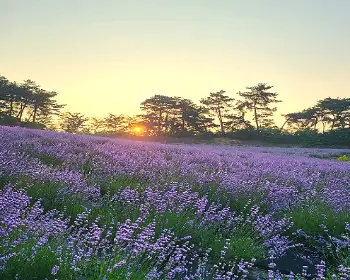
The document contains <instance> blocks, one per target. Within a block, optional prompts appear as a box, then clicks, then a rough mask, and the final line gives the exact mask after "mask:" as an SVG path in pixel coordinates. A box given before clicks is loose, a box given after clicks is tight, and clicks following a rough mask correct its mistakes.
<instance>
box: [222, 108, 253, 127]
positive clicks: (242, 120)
mask: <svg viewBox="0 0 350 280" xmlns="http://www.w3.org/2000/svg"><path fill="white" fill-rule="evenodd" d="M233 109H234V110H233V111H232V113H230V114H227V115H226V118H227V122H226V129H227V130H230V131H232V132H233V131H237V130H252V129H254V126H253V125H252V124H251V123H250V121H249V120H247V119H246V117H245V116H246V113H247V111H246V108H245V104H244V103H243V102H242V101H237V102H236V105H235V107H234V108H233Z"/></svg>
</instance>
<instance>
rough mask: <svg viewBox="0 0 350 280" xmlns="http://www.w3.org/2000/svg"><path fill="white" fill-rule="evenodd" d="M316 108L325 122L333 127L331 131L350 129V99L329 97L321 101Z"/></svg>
mask: <svg viewBox="0 0 350 280" xmlns="http://www.w3.org/2000/svg"><path fill="white" fill-rule="evenodd" d="M316 108H317V109H318V112H319V115H320V116H321V117H322V118H323V120H324V121H325V122H327V123H328V124H329V125H330V126H331V130H333V129H335V128H343V129H344V128H349V127H350V122H349V118H350V98H331V97H327V98H325V99H323V100H319V101H318V102H317V105H316Z"/></svg>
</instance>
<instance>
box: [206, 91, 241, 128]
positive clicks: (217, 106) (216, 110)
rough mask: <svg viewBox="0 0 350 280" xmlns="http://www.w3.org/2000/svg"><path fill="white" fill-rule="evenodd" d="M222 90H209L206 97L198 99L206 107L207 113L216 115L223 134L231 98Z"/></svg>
mask: <svg viewBox="0 0 350 280" xmlns="http://www.w3.org/2000/svg"><path fill="white" fill-rule="evenodd" d="M225 93H226V92H225V91H224V90H220V91H218V92H211V93H210V95H209V96H208V97H206V98H203V99H201V100H200V102H201V104H203V105H204V106H205V107H206V108H207V109H208V112H209V114H210V113H211V114H212V115H214V116H216V117H217V119H218V121H219V125H220V131H221V134H222V135H225V118H226V115H227V113H228V111H229V108H230V106H232V102H233V101H234V99H233V98H231V97H229V96H227V95H225Z"/></svg>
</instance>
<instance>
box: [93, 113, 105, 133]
mask: <svg viewBox="0 0 350 280" xmlns="http://www.w3.org/2000/svg"><path fill="white" fill-rule="evenodd" d="M104 127H105V120H104V119H103V118H96V117H95V118H91V119H90V123H89V129H90V130H91V131H92V133H94V134H96V133H100V132H101V130H103V128H104Z"/></svg>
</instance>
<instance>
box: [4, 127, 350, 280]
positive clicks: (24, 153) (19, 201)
mask: <svg viewBox="0 0 350 280" xmlns="http://www.w3.org/2000/svg"><path fill="white" fill-rule="evenodd" d="M0 135H1V138H0V238H1V241H0V272H1V271H3V272H6V266H7V265H8V264H9V263H10V262H11V260H13V259H16V258H19V257H20V256H24V257H27V256H29V258H31V259H34V258H35V256H36V255H37V253H38V252H39V251H40V250H41V248H46V249H47V250H48V251H50V252H51V254H52V255H53V256H54V258H55V260H54V263H55V265H53V266H52V267H51V269H50V274H51V275H52V276H55V277H59V275H60V273H63V271H67V270H69V271H70V273H72V275H73V274H74V275H76V276H77V278H79V277H83V278H84V277H86V275H88V274H89V273H92V272H91V270H92V268H93V267H95V270H96V271H99V272H98V275H97V274H96V275H97V276H95V278H96V279H132V278H133V277H136V276H137V277H139V279H188V280H189V279H245V278H247V277H258V276H256V274H255V273H256V270H255V259H254V257H253V258H250V259H240V258H234V257H232V259H230V256H232V254H233V256H234V254H235V253H239V252H232V248H235V247H234V246H233V245H232V243H234V242H235V241H237V240H235V238H237V239H239V238H241V239H242V240H246V241H247V240H248V241H249V240H250V238H251V239H253V240H254V242H255V244H258V246H260V247H261V248H262V250H264V252H266V254H267V255H269V256H270V265H269V267H268V268H267V269H266V275H265V276H267V277H268V279H298V278H297V277H299V276H297V275H294V274H293V273H290V274H286V273H282V272H280V271H279V270H278V265H277V264H276V263H275V259H278V258H279V257H281V256H282V255H284V254H285V253H287V252H290V251H293V250H298V248H299V247H303V246H304V245H305V244H300V243H299V242H297V241H296V240H301V239H303V240H307V241H308V242H309V244H312V246H314V247H312V249H315V250H316V251H317V254H318V255H321V254H322V252H324V251H325V250H327V252H329V254H331V255H332V256H335V257H334V258H333V259H337V260H339V263H338V267H337V269H338V273H337V275H336V276H334V277H336V278H334V279H346V278H347V277H348V276H349V275H350V272H349V268H348V267H347V264H346V262H343V263H342V260H348V259H349V252H350V250H349V246H350V243H349V242H350V241H349V240H350V239H349V234H350V233H349V232H350V226H349V224H348V223H347V224H345V230H344V233H343V234H341V235H337V236H333V235H331V234H330V233H329V232H328V229H327V227H325V226H324V225H323V224H322V225H320V226H321V227H322V226H323V229H324V234H322V235H316V236H314V235H312V234H309V233H305V232H303V231H301V230H300V231H297V232H296V233H295V234H293V235H291V234H290V231H291V229H292V227H293V223H292V220H291V219H290V218H289V217H288V214H286V213H291V212H292V211H294V210H295V209H297V208H298V207H301V206H305V205H307V206H308V207H310V211H312V207H313V205H314V204H315V203H316V202H319V203H324V204H326V205H328V206H329V207H330V208H331V209H332V211H335V212H336V213H344V212H349V211H350V188H349V185H350V172H349V171H350V165H349V163H347V162H338V161H332V160H327V159H317V158H312V157H310V156H309V155H310V154H320V155H324V154H327V153H337V152H339V151H334V150H310V149H282V148H257V147H255V148H253V147H227V146H222V147H217V146H210V145H167V144H160V143H145V142H133V141H126V140H118V139H107V138H102V137H93V136H78V135H71V134H67V133H54V132H47V131H39V130H28V129H22V128H11V127H1V126H0ZM120 178H129V179H130V180H132V179H135V178H136V179H135V180H136V181H135V183H133V184H127V185H125V184H124V183H122V180H120V181H118V180H119V179H120ZM138 179H140V180H139V181H137V180H138ZM115 182H117V184H119V185H116V186H114V187H113V188H112V187H111V185H112V184H114V183H115ZM118 182H119V183H118ZM126 182H129V181H126ZM52 183H54V184H55V185H56V186H58V192H57V194H56V196H57V197H55V198H54V199H53V201H54V203H56V202H57V203H58V202H62V201H63V202H64V201H65V199H68V200H69V199H71V201H70V202H73V203H74V199H75V197H76V196H77V195H78V196H79V197H81V198H83V200H84V205H83V207H86V208H85V211H83V212H80V213H78V215H77V216H76V217H68V216H64V215H66V214H63V213H65V212H64V211H62V212H60V211H58V210H55V209H53V210H49V211H45V210H44V208H43V207H42V205H41V202H40V201H35V200H33V199H31V198H30V197H29V196H28V194H27V193H26V191H29V190H30V189H31V188H32V186H33V184H40V185H41V186H43V187H44V188H45V186H46V187H47V188H50V184H52ZM104 188H107V189H108V191H107V194H104V193H103V189H104ZM67 197H68V198H67ZM257 198H258V199H257ZM244 199H246V201H244ZM241 201H243V203H245V206H244V207H243V208H242V207H241V206H240V207H238V204H239V203H240V202H241ZM57 205H59V204H57ZM106 205H117V206H118V207H117V208H115V209H118V211H125V212H123V213H118V212H116V213H115V217H114V218H115V219H112V221H111V222H103V221H105V220H104V218H105V217H104V216H103V214H99V215H97V216H96V215H95V214H94V213H95V212H96V211H97V212H98V211H99V209H100V208H103V207H106ZM236 205H237V207H236ZM111 209H112V208H111ZM113 209H114V208H113ZM130 209H134V210H135V211H134V212H133V214H131V213H130V214H129V213H128V212H127V211H131V210H130ZM237 209H238V210H237ZM135 213H136V215H137V217H135ZM122 214H123V215H122ZM128 214H129V216H128ZM119 216H122V217H126V218H123V219H122V220H121V219H120V218H119ZM169 217H172V218H174V217H175V218H176V219H179V221H178V222H179V224H180V223H182V222H183V221H182V220H181V221H180V219H183V220H184V222H183V225H182V228H181V232H186V229H187V231H189V230H190V229H191V230H192V231H193V228H196V229H197V230H198V231H200V232H202V233H203V234H206V232H209V231H210V232H214V233H215V238H217V239H218V240H219V241H220V242H221V241H223V242H222V244H221V243H220V242H218V244H221V245H222V248H220V249H219V256H216V257H213V251H214V249H215V248H214V249H213V248H206V247H205V244H204V243H203V242H202V241H198V240H194V238H193V236H191V235H189V234H188V235H186V234H183V233H182V234H179V233H178V232H176V230H177V229H176V223H175V224H172V226H171V228H167V225H168V224H167V219H168V218H169ZM296 237H297V238H296ZM298 238H299V239H298ZM197 239H198V238H197ZM201 242H202V243H201ZM53 244H54V245H53ZM57 244H59V245H57ZM221 245H220V246H221ZM202 246H204V247H202ZM247 246H248V245H247ZM216 250H218V249H217V248H216ZM314 266H315V271H316V273H315V274H314V277H315V279H325V277H326V275H327V273H328V270H327V266H326V262H324V261H323V260H321V259H320V260H319V262H318V263H314ZM333 269H334V267H333ZM304 270H305V271H303V273H302V274H305V277H306V276H307V274H308V272H307V270H306V268H304ZM96 271H95V272H94V273H97V272H96ZM140 275H141V276H140ZM252 275H255V276H252ZM0 276H1V274H0ZM118 277H119V278H118ZM142 277H143V278H142ZM300 277H303V276H300ZM256 279H257V278H256Z"/></svg>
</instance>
